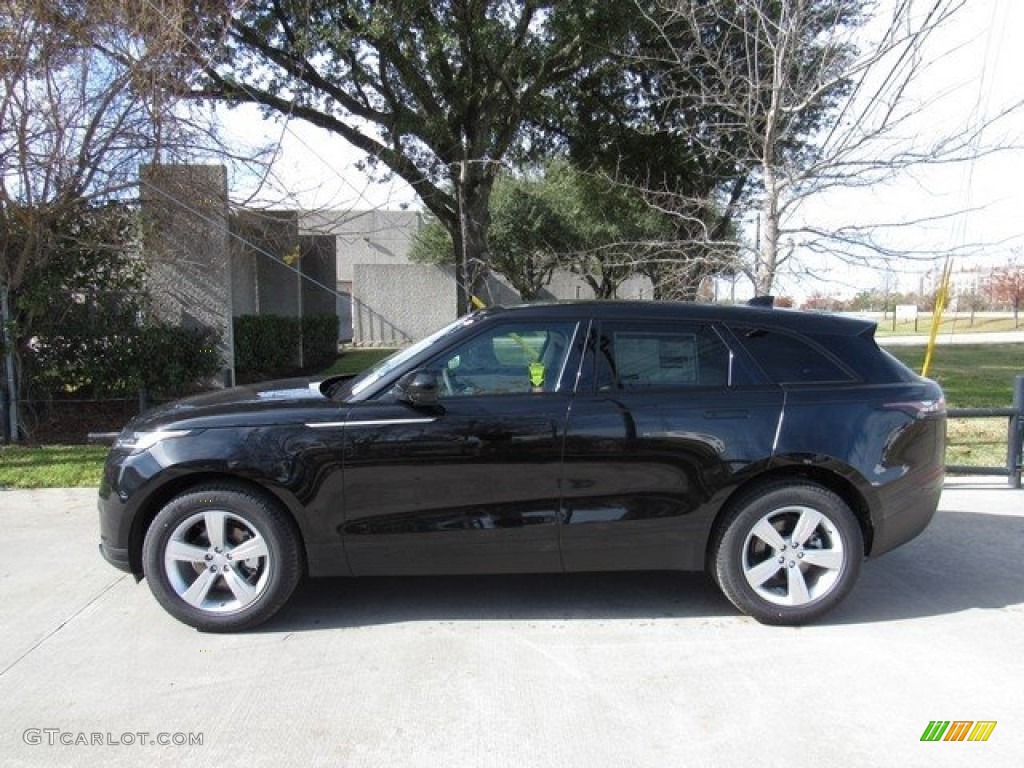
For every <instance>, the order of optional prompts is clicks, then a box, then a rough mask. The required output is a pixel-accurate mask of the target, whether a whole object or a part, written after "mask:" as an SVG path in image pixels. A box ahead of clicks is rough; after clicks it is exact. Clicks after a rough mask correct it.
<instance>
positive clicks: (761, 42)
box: [637, 0, 1019, 294]
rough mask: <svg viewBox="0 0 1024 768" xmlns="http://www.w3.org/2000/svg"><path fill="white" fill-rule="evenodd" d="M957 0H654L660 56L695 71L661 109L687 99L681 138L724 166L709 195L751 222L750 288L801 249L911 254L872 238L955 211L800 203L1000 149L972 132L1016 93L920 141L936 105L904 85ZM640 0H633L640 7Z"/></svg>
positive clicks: (920, 68) (869, 255) (927, 57)
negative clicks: (867, 215)
mask: <svg viewBox="0 0 1024 768" xmlns="http://www.w3.org/2000/svg"><path fill="white" fill-rule="evenodd" d="M964 6H965V1H964V0H923V1H922V0H919V1H918V2H914V1H913V0H893V2H892V3H891V5H890V6H889V7H890V10H889V11H888V14H887V15H885V16H882V15H881V14H880V13H878V12H875V9H874V6H872V5H871V4H869V3H868V2H866V0H749V1H747V2H735V3H706V2H700V1H699V0H658V2H657V11H656V12H647V18H648V20H649V22H650V23H651V24H653V25H655V27H656V28H657V29H658V30H659V32H660V34H661V38H662V45H661V46H659V47H658V48H657V49H656V50H657V55H658V56H660V57H662V58H661V60H660V61H659V62H658V63H659V65H660V66H661V67H662V68H663V69H664V70H665V71H666V72H687V73H689V72H699V73H701V76H700V77H678V78H676V79H675V80H671V82H675V83H678V84H679V87H678V88H677V90H676V91H675V92H672V93H667V94H666V95H665V101H666V106H667V107H672V106H673V105H674V104H675V105H678V107H679V109H690V110H694V105H699V108H700V109H699V114H700V122H698V123H694V127H693V130H692V134H691V135H692V136H693V140H694V141H695V142H699V143H700V144H701V146H702V147H703V148H704V150H705V151H706V152H707V153H708V155H709V156H714V157H718V158H720V161H721V162H731V163H732V164H733V165H734V167H735V176H734V178H733V180H732V181H731V182H729V183H728V184H726V185H724V186H722V187H720V188H719V189H718V190H717V192H716V194H717V197H718V200H719V204H720V205H724V209H725V210H726V211H727V212H728V213H730V214H732V215H734V216H736V217H740V216H743V215H744V214H746V215H747V216H748V217H750V218H756V220H757V222H758V224H757V229H758V236H757V243H755V244H754V246H753V247H752V248H750V255H749V264H748V267H747V272H748V275H749V277H750V279H751V281H752V283H753V285H754V287H755V290H756V291H757V292H758V293H761V294H765V293H770V292H771V290H772V287H773V285H774V283H775V279H776V276H777V275H778V274H779V272H780V269H782V268H783V267H784V266H786V265H787V262H790V261H791V260H792V259H793V258H794V255H795V254H797V253H799V252H800V251H801V250H802V251H809V252H820V253H827V254H831V255H832V256H834V257H839V258H845V259H850V260H857V261H859V262H863V261H864V260H870V259H890V258H899V257H907V256H913V255H915V254H913V253H911V252H908V251H905V250H901V249H897V248H895V247H893V246H890V245H887V244H886V243H885V242H884V241H883V237H882V236H881V235H882V234H883V233H884V232H886V231H887V230H891V229H892V228H893V227H906V226H907V225H911V224H921V223H924V222H926V221H935V220H937V219H941V218H944V217H947V216H951V215H955V213H957V212H955V211H947V212H940V213H937V214H934V215H929V216H927V217H926V218H919V219H917V220H915V221H907V220H903V219H901V218H900V217H899V216H898V215H894V217H893V219H892V220H891V221H889V222H881V223H879V222H866V221H864V219H863V218H862V215H861V212H860V211H856V210H851V211H848V212H846V218H845V220H844V221H843V222H841V223H839V224H829V223H824V222H821V221H808V220H806V218H805V217H804V216H803V213H804V210H803V209H805V208H806V205H807V203H808V202H809V201H810V200H811V199H812V198H820V196H822V195H824V194H825V193H828V192H831V191H835V190H838V189H842V188H862V187H871V186H874V185H879V184H883V183H886V182H889V181H891V180H893V179H896V178H899V177H901V176H902V175H904V174H906V173H907V172H908V171H912V170H914V169H918V168H921V167H922V166H926V165H932V164H948V163H956V162H962V161H967V160H971V159H973V158H976V157H977V156H978V155H979V154H980V153H984V152H988V151H993V150H994V149H998V148H999V147H992V146H990V145H989V146H986V145H985V144H984V143H983V142H982V141H981V134H982V132H983V130H985V129H987V128H991V126H992V125H994V124H995V123H997V122H998V121H999V120H1000V119H1002V118H1004V117H1005V116H1007V115H1008V114H1010V113H1011V112H1013V111H1014V110H1016V109H1017V108H1018V106H1019V102H1018V103H1017V104H1011V105H1008V106H1007V107H1005V108H1004V109H1003V110H1002V111H1000V112H999V113H997V114H996V115H994V116H990V117H989V118H988V119H986V120H983V121H975V122H973V123H971V124H970V125H967V126H962V125H960V126H949V129H948V131H940V133H939V135H938V136H937V138H933V139H929V140H923V139H922V138H921V132H922V129H923V128H927V127H931V128H934V126H928V125H927V120H928V117H929V110H930V109H931V108H932V107H934V106H935V103H934V102H933V101H929V100H924V101H921V100H920V98H919V97H918V96H915V95H914V93H915V89H917V88H918V87H919V85H920V84H921V82H922V81H923V80H924V79H925V78H926V77H927V76H928V75H929V73H930V71H931V68H932V65H934V64H935V62H936V61H937V60H939V59H941V56H942V53H943V52H941V51H940V52H937V53H936V52H933V51H932V50H931V44H932V42H933V39H934V38H935V37H936V33H937V32H938V30H940V29H943V28H945V27H947V26H948V25H949V24H950V22H951V21H953V20H954V19H956V18H957V14H958V13H960V12H961V11H962V9H963V7H964ZM645 7H646V4H645V3H640V2H638V3H637V8H638V9H639V10H640V11H641V12H643V11H644V8H645ZM684 89H685V90H684ZM933 135H934V134H933ZM723 153H724V154H725V155H726V157H725V158H723V157H722V155H723ZM916 255H918V256H922V257H923V256H925V255H927V256H928V257H929V258H930V257H933V256H934V254H931V253H929V254H916Z"/></svg>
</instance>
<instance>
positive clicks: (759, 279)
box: [754, 164, 779, 296]
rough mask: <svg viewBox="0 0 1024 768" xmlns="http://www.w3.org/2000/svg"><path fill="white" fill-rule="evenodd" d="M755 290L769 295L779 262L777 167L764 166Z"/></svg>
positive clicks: (761, 294) (758, 293)
mask: <svg viewBox="0 0 1024 768" xmlns="http://www.w3.org/2000/svg"><path fill="white" fill-rule="evenodd" d="M757 246H758V247H757V269H756V274H755V278H756V280H755V284H754V290H755V293H756V294H757V295H758V296H768V295H770V294H771V292H772V286H773V285H774V283H775V271H776V269H777V268H778V264H779V181H778V177H777V176H776V173H775V168H773V167H772V166H771V165H769V164H765V166H764V202H763V203H762V204H761V241H760V242H759V243H758V244H757Z"/></svg>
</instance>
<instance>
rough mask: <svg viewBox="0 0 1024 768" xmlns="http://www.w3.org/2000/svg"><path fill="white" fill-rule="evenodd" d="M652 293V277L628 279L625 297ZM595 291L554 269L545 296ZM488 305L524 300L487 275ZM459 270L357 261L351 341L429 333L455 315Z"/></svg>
mask: <svg viewBox="0 0 1024 768" xmlns="http://www.w3.org/2000/svg"><path fill="white" fill-rule="evenodd" d="M651 295H652V289H651V283H650V280H648V279H647V278H644V277H639V278H632V279H630V280H627V281H626V282H625V283H623V284H622V286H620V288H619V292H618V296H619V298H622V299H635V298H644V299H649V298H651ZM593 297H594V294H593V291H591V290H590V287H589V286H588V285H587V284H586V283H585V282H584V281H583V280H582V279H581V278H580V277H579V276H577V275H574V274H572V273H570V272H564V271H559V272H556V273H555V276H554V278H553V279H552V281H551V284H550V285H549V286H548V289H547V291H545V292H544V295H543V296H542V300H546V301H554V300H565V299H592V298H593ZM481 298H482V299H483V300H484V301H485V302H486V303H488V304H501V305H504V306H510V305H513V304H519V303H521V301H522V300H521V299H520V297H519V294H518V293H517V292H516V291H515V289H513V288H512V286H510V285H509V284H508V283H507V282H506V281H505V280H504V279H503V278H501V277H500V276H497V275H492V276H491V277H490V278H488V283H487V291H486V295H485V296H482V297H481ZM455 301H456V291H455V274H454V269H452V268H451V267H435V266H429V265H421V264H390V265H381V264H355V265H353V281H352V342H353V343H354V344H357V345H361V346H377V347H399V346H403V345H405V344H410V343H412V342H414V341H418V340H419V339H421V338H423V337H424V336H427V335H428V334H430V333H431V332H433V331H435V330H437V329H438V328H440V327H441V326H443V325H444V324H446V323H449V322H451V321H452V320H454V319H455V317H456V314H455Z"/></svg>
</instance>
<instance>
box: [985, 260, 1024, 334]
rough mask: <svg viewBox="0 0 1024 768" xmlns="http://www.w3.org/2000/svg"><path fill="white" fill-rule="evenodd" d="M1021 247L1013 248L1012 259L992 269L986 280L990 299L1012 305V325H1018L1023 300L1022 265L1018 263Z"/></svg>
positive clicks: (1023, 278)
mask: <svg viewBox="0 0 1024 768" xmlns="http://www.w3.org/2000/svg"><path fill="white" fill-rule="evenodd" d="M1020 256H1021V249H1020V248H1014V249H1013V260H1012V261H1011V262H1010V263H1009V264H1007V265H1006V266H1003V267H997V268H996V269H994V270H992V276H991V277H989V279H988V281H987V285H986V288H987V292H988V294H989V296H991V297H992V300H993V301H995V302H1000V303H1004V304H1007V305H1009V306H1011V307H1013V324H1014V327H1016V326H1018V325H1019V316H1020V304H1021V301H1022V300H1024V265H1021V263H1020Z"/></svg>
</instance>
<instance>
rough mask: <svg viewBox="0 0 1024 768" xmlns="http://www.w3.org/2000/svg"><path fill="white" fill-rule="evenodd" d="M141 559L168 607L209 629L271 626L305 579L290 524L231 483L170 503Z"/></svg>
mask: <svg viewBox="0 0 1024 768" xmlns="http://www.w3.org/2000/svg"><path fill="white" fill-rule="evenodd" d="M142 560H143V568H144V570H145V574H146V580H147V582H148V583H149V587H150V590H151V591H152V592H153V595H154V596H155V597H156V599H157V601H158V602H159V603H160V604H161V605H162V606H163V607H164V609H165V610H166V611H167V612H168V613H170V614H171V615H172V616H174V617H175V618H176V619H178V620H179V621H182V622H184V623H185V624H188V625H190V626H193V627H195V628H197V629H200V630H203V631H206V632H230V631H233V630H240V629H247V628H250V627H253V626H256V625H257V624H259V623H261V622H263V621H266V620H267V619H268V618H270V617H271V616H272V615H273V614H274V613H276V612H277V611H278V610H279V609H280V608H281V606H282V605H284V603H285V602H286V601H287V600H288V598H289V597H290V596H291V593H292V592H293V591H294V589H295V587H296V585H297V584H298V582H299V578H300V575H301V558H300V554H299V545H298V541H297V537H296V535H295V533H294V532H293V529H292V526H291V525H290V524H289V521H288V520H287V519H286V518H285V517H284V515H283V514H282V513H281V511H280V510H279V509H278V508H277V507H276V505H274V504H273V503H271V502H269V501H268V500H267V499H265V498H264V497H263V496H262V495H260V494H258V493H256V492H254V491H250V490H249V489H247V488H241V487H234V486H230V485H217V486H212V485H211V486H204V487H200V488H194V489H192V490H189V491H186V492H185V493H182V494H180V495H178V496H176V497H174V498H173V499H171V501H170V502H169V503H168V504H167V505H166V506H164V507H163V509H161V510H160V512H158V513H157V516H156V517H155V518H154V519H153V522H152V524H151V525H150V526H149V530H148V531H147V532H146V538H145V542H144V544H143V548H142Z"/></svg>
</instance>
